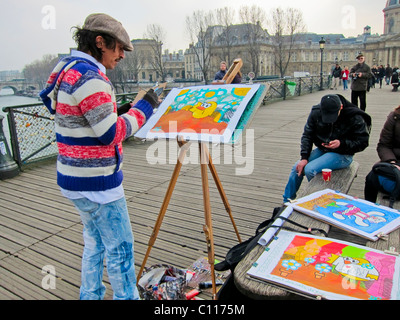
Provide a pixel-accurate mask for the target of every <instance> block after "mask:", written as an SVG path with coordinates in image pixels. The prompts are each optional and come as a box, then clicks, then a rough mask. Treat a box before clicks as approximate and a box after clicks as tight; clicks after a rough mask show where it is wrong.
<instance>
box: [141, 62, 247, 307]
mask: <svg viewBox="0 0 400 320" xmlns="http://www.w3.org/2000/svg"><path fill="white" fill-rule="evenodd" d="M235 61H236V60H235ZM239 70H240V68H235V69H234V70H233V71H232V74H233V72H236V73H237V72H238V71H239ZM236 73H235V74H233V76H232V77H229V79H230V81H232V79H233V78H234V77H235V75H236ZM177 142H178V145H179V147H180V148H181V149H180V152H179V156H178V161H177V163H176V165H175V169H174V171H173V173H172V177H171V180H170V182H169V185H168V189H167V192H166V194H165V197H164V201H163V203H162V206H161V209H160V212H159V214H158V218H157V220H156V223H155V226H154V228H153V232H152V234H151V236H150V240H149V243H148V248H147V252H146V255H145V257H144V259H143V262H142V265H141V268H140V271H139V274H138V276H137V282H139V280H140V278H141V276H142V273H143V270H144V267H145V265H146V262H147V259H148V258H149V255H150V251H151V248H152V247H153V245H154V243H155V241H156V239H157V236H158V232H159V231H160V228H161V224H162V221H163V219H164V216H165V213H166V211H167V208H168V205H169V202H170V200H171V197H172V192H173V190H174V188H175V185H176V182H177V180H178V177H179V172H180V170H181V168H182V163H183V160H184V158H185V156H186V153H187V151H188V150H189V148H190V146H191V144H192V143H191V142H186V141H182V140H179V137H178V139H177ZM199 149H200V167H201V181H202V188H203V204H204V216H205V224H204V226H203V230H204V234H205V236H206V243H207V252H208V263H209V264H210V267H211V268H210V269H211V279H212V292H213V299H214V300H216V296H217V288H216V281H215V270H214V260H215V253H214V235H213V228H212V219H211V205H210V191H209V183H208V172H207V166H208V168H209V169H210V172H211V174H212V176H213V179H214V181H215V184H216V186H217V189H218V191H219V194H220V196H221V199H222V201H223V203H224V206H225V209H226V211H227V212H228V214H229V217H230V219H231V222H232V225H233V228H234V230H235V233H236V236H237V238H238V240H239V242H242V240H241V238H240V235H239V232H238V230H237V227H236V224H235V221H234V219H233V216H232V210H231V207H230V205H229V202H228V199H227V197H226V194H225V191H224V189H223V187H222V184H221V181H220V179H219V177H218V174H217V170H216V168H215V166H214V164H213V163H212V159H211V156H210V153H209V151H208V147H207V145H206V143H204V142H199Z"/></svg>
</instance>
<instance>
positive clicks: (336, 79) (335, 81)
mask: <svg viewBox="0 0 400 320" xmlns="http://www.w3.org/2000/svg"><path fill="white" fill-rule="evenodd" d="M341 76H342V68H340V65H339V64H338V63H336V66H335V68H333V69H332V84H331V90H337V89H338V88H339V83H340V77H341Z"/></svg>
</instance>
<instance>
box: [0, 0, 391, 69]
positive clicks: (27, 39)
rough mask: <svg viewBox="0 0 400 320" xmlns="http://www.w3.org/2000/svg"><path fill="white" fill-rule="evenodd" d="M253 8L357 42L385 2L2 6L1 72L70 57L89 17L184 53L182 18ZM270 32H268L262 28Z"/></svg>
mask: <svg viewBox="0 0 400 320" xmlns="http://www.w3.org/2000/svg"><path fill="white" fill-rule="evenodd" d="M253 4H254V5H257V6H259V7H261V8H263V9H264V10H265V12H266V13H267V14H269V13H270V11H271V9H273V8H277V7H282V8H287V7H292V8H297V9H300V10H301V11H302V12H303V17H304V20H305V24H306V26H307V31H308V32H314V33H341V34H343V35H344V36H346V37H350V36H357V35H358V34H361V33H362V32H363V28H364V27H365V26H366V25H369V26H371V28H372V33H378V34H382V33H383V22H384V19H383V12H382V10H383V9H384V7H385V5H386V0H323V1H322V0H307V1H300V0H296V1H294V0H245V1H243V0H201V1H193V0H152V1H149V0H140V1H138V0H14V1H8V0H2V1H1V6H0V7H1V11H0V28H1V33H0V39H1V49H0V71H1V70H22V69H23V67H24V66H25V65H26V64H29V63H31V62H33V61H34V60H37V59H41V58H42V57H43V55H45V54H58V53H68V52H69V48H71V47H74V46H75V43H74V42H73V40H72V32H71V30H70V29H71V27H73V26H77V25H79V26H82V24H83V22H84V20H85V18H86V16H87V15H89V14H90V13H94V12H103V13H107V14H109V15H111V16H113V17H114V18H116V19H117V20H119V21H121V22H122V24H123V25H124V27H125V29H126V30H127V31H128V33H129V36H130V38H131V39H138V38H142V37H143V34H144V32H145V30H146V27H147V26H148V25H149V24H159V25H160V26H162V27H163V29H164V30H165V32H166V41H165V45H164V47H163V49H169V50H170V52H171V51H172V52H173V51H177V50H180V49H183V50H184V49H186V48H187V47H188V44H189V39H188V37H187V35H186V33H185V18H186V17H187V16H190V15H192V13H193V12H194V11H196V10H206V11H207V10H214V9H218V8H223V7H233V8H236V9H237V11H238V10H239V8H240V7H241V6H243V5H247V6H251V5H253ZM263 27H264V28H266V29H268V27H267V26H263Z"/></svg>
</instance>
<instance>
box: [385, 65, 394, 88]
mask: <svg viewBox="0 0 400 320" xmlns="http://www.w3.org/2000/svg"><path fill="white" fill-rule="evenodd" d="M392 74H393V69H392V68H391V67H390V64H388V65H387V66H386V69H385V81H386V85H387V86H388V85H389V84H390V78H391V77H392Z"/></svg>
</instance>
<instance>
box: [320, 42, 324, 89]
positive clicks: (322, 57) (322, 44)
mask: <svg viewBox="0 0 400 320" xmlns="http://www.w3.org/2000/svg"><path fill="white" fill-rule="evenodd" d="M319 49H320V50H321V73H320V75H321V83H320V85H319V91H322V90H324V89H323V88H322V86H323V78H322V75H323V60H324V49H325V39H324V37H321V40H319Z"/></svg>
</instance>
